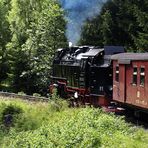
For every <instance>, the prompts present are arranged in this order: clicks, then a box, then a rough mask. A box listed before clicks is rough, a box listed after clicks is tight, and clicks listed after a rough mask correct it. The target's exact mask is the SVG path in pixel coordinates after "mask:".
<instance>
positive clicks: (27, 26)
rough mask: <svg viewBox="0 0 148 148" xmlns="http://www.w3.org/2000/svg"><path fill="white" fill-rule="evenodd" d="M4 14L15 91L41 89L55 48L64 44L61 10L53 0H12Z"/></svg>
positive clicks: (44, 86)
mask: <svg viewBox="0 0 148 148" xmlns="http://www.w3.org/2000/svg"><path fill="white" fill-rule="evenodd" d="M8 18H9V22H10V29H11V32H13V36H12V39H11V42H10V43H9V44H8V49H9V51H10V52H9V53H10V54H9V57H10V60H9V61H10V62H9V63H10V67H11V73H10V77H12V80H13V81H12V82H13V83H12V85H13V87H14V88H15V90H16V91H17V92H18V91H20V90H23V91H25V92H26V93H29V94H31V93H34V92H40V93H43V91H44V89H45V88H46V87H47V82H48V78H49V72H50V66H51V61H52V58H53V55H54V52H55V49H57V48H58V47H60V46H65V45H66V38H65V20H64V12H63V10H62V9H61V7H60V5H59V3H58V2H57V1H56V0H51V1H48V0H46V1H40V0H38V1H35V0H34V1H32V0H26V1H19V0H12V9H11V11H10V13H9V17H8Z"/></svg>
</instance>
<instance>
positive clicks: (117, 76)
mask: <svg viewBox="0 0 148 148" xmlns="http://www.w3.org/2000/svg"><path fill="white" fill-rule="evenodd" d="M116 81H117V82H119V66H116Z"/></svg>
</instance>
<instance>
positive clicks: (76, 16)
mask: <svg viewBox="0 0 148 148" xmlns="http://www.w3.org/2000/svg"><path fill="white" fill-rule="evenodd" d="M106 1H107V0H60V2H61V5H62V7H63V9H64V10H65V11H66V12H67V16H66V19H67V31H66V36H67V38H68V40H69V42H72V43H73V44H74V45H76V44H77V42H78V41H79V40H80V36H81V29H82V27H83V25H84V23H85V21H86V20H87V19H93V18H94V17H95V16H96V15H98V14H99V12H100V10H101V7H102V5H103V4H104V3H105V2H106Z"/></svg>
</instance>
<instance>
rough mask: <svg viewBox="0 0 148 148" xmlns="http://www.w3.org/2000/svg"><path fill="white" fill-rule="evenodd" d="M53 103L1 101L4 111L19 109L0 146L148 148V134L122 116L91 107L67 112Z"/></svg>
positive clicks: (58, 101) (0, 112)
mask: <svg viewBox="0 0 148 148" xmlns="http://www.w3.org/2000/svg"><path fill="white" fill-rule="evenodd" d="M56 101H57V102H56ZM56 101H52V102H51V103H41V102H40V103H30V102H29V103H28V102H22V101H0V104H1V106H4V107H3V108H6V106H9V105H10V104H11V105H14V106H17V107H16V108H21V112H20V113H19V116H18V118H17V119H16V120H15V123H14V126H13V127H12V128H11V129H10V130H9V133H7V134H5V135H3V137H1V142H0V144H1V147H4V148H5V147H7V148H9V147H12V146H13V147H15V148H20V147H25V148H26V147H31V148H34V147H53V148H54V147H74V148H75V147H81V148H82V147H83V148H84V147H104V148H106V147H113V148H116V147H118V148H120V147H142V148H147V147H148V133H146V132H144V131H143V130H141V129H137V128H134V127H131V126H130V125H128V124H127V123H125V121H124V120H123V119H122V118H121V117H116V116H115V115H113V114H105V113H104V112H102V111H101V110H100V109H94V108H79V109H69V108H67V107H65V106H67V105H65V102H63V101H60V100H56ZM58 103H59V104H60V107H58V109H57V106H59V104H58ZM64 108H65V109H64ZM2 110H3V109H1V110H0V115H1V114H2ZM1 123H2V122H1Z"/></svg>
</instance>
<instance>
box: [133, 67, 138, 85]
mask: <svg viewBox="0 0 148 148" xmlns="http://www.w3.org/2000/svg"><path fill="white" fill-rule="evenodd" d="M133 84H135V85H137V67H134V68H133Z"/></svg>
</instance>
